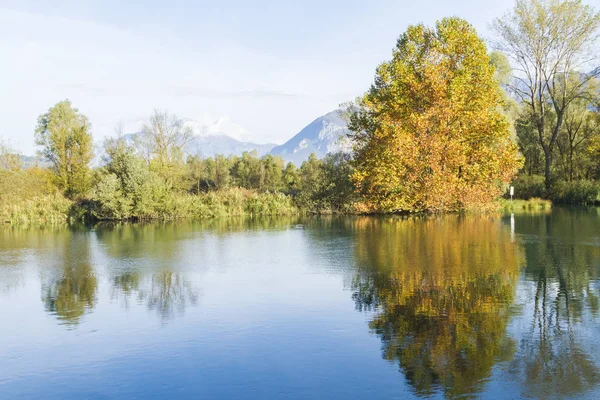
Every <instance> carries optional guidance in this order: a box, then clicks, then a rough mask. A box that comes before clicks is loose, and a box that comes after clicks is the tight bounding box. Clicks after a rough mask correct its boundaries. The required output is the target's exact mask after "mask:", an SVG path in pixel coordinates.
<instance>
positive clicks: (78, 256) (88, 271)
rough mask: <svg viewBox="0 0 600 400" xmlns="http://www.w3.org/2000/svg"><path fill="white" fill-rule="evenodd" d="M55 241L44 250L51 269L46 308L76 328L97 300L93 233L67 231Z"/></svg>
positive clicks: (46, 285)
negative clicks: (91, 246) (91, 235)
mask: <svg viewBox="0 0 600 400" xmlns="http://www.w3.org/2000/svg"><path fill="white" fill-rule="evenodd" d="M55 241H56V243H54V244H53V245H52V246H48V248H47V249H44V252H43V258H44V259H45V261H44V262H45V263H49V264H50V265H49V267H50V269H49V270H48V271H46V270H43V277H42V301H43V303H44V307H45V308H46V311H48V312H50V313H52V314H54V315H56V316H57V318H58V319H59V320H60V321H61V322H62V323H64V324H66V325H68V326H70V327H74V326H76V325H77V324H79V322H80V319H81V317H82V316H83V315H84V314H86V313H88V312H91V311H92V309H93V308H94V306H95V304H96V300H97V297H96V295H97V293H96V292H97V289H98V279H97V278H96V274H95V271H94V268H93V266H92V262H91V254H90V238H89V233H88V232H86V231H79V230H72V231H69V230H65V231H63V232H61V234H60V235H56V236H55Z"/></svg>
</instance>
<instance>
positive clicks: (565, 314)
mask: <svg viewBox="0 0 600 400" xmlns="http://www.w3.org/2000/svg"><path fill="white" fill-rule="evenodd" d="M590 212H595V210H577V211H572V210H571V211H567V210H556V211H555V212H554V213H553V215H552V217H550V216H546V217H544V218H523V219H522V220H521V221H519V222H520V224H519V225H518V229H519V230H518V231H517V233H519V234H521V235H522V236H523V237H524V238H525V240H524V241H523V246H524V248H525V255H526V258H527V266H526V268H525V274H526V278H527V281H529V282H532V284H533V287H532V290H531V295H530V296H528V298H527V300H526V307H528V308H529V310H528V311H529V313H530V314H531V316H530V318H531V321H530V323H529V330H528V331H526V332H523V334H522V337H521V341H520V346H519V351H518V353H517V356H516V357H515V359H514V361H513V362H512V363H511V373H512V375H513V379H515V380H517V381H519V380H520V381H521V383H522V385H523V387H524V388H525V389H524V390H525V394H526V395H528V396H533V397H537V398H548V397H564V396H573V395H577V394H579V393H583V392H585V391H587V390H589V389H592V388H594V387H596V386H597V385H598V384H599V383H600V370H599V368H598V365H597V364H596V363H595V362H594V361H593V350H594V349H592V348H591V347H590V340H589V339H590V338H589V335H590V333H591V332H590V328H591V329H595V327H596V326H597V325H596V324H597V319H598V311H599V298H598V293H599V287H598V284H597V282H598V277H599V274H598V271H599V269H600V248H599V247H598V245H597V243H595V242H594V240H596V239H595V238H597V232H598V226H600V224H599V222H600V218H598V215H597V214H596V215H595V216H591V215H589V213H590ZM582 217H584V218H582ZM586 336H587V337H586ZM586 345H587V348H586V347H584V346H586Z"/></svg>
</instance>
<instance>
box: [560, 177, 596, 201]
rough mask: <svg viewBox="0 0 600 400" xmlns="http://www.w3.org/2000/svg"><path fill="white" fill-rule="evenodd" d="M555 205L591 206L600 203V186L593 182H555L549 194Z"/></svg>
mask: <svg viewBox="0 0 600 400" xmlns="http://www.w3.org/2000/svg"><path fill="white" fill-rule="evenodd" d="M550 198H551V199H552V201H553V202H554V203H557V204H571V205H592V204H599V203H600V184H599V183H598V182H595V181H586V180H581V181H573V182H557V183H556V184H555V185H554V187H553V188H552V191H551V193H550Z"/></svg>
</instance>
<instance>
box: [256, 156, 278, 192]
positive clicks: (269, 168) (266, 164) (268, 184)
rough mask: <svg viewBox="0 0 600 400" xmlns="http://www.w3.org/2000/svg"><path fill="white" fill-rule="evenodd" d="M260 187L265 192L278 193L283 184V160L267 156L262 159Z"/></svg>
mask: <svg viewBox="0 0 600 400" xmlns="http://www.w3.org/2000/svg"><path fill="white" fill-rule="evenodd" d="M259 182H260V185H259V189H260V190H263V191H269V192H276V191H279V190H280V189H281V186H282V183H283V159H282V158H281V157H273V156H272V155H270V154H267V155H266V156H264V157H263V158H261V159H260V180H259Z"/></svg>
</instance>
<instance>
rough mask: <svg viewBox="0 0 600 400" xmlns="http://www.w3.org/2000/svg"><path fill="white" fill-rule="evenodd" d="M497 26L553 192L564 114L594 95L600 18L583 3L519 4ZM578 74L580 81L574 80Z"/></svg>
mask: <svg viewBox="0 0 600 400" xmlns="http://www.w3.org/2000/svg"><path fill="white" fill-rule="evenodd" d="M494 27H495V30H496V32H497V34H498V36H499V37H500V42H499V44H498V48H499V49H500V50H502V51H503V52H504V53H506V54H507V55H508V56H509V58H510V59H511V61H512V62H513V64H514V67H515V68H514V69H515V72H516V74H515V77H514V78H515V79H514V81H513V82H512V83H511V85H510V87H511V91H512V92H513V93H514V94H515V95H516V96H517V97H518V99H519V101H521V103H522V104H523V107H524V110H525V111H526V112H527V114H528V118H527V119H528V120H529V121H531V122H532V123H533V126H534V127H535V129H536V133H537V138H538V142H539V144H540V146H541V148H542V150H543V153H544V176H545V184H546V189H547V190H549V189H550V187H551V185H552V180H553V171H552V165H553V156H554V151H555V147H556V145H557V141H558V138H559V134H560V132H561V129H562V127H563V125H564V122H565V113H567V111H568V109H569V107H570V106H571V105H572V103H573V102H574V101H576V100H577V99H580V98H582V97H586V96H587V95H588V94H589V92H590V86H589V82H590V81H592V80H593V79H594V78H595V77H596V76H598V75H599V74H600V68H596V67H597V64H595V62H597V61H598V52H597V49H596V48H595V46H596V44H597V38H598V28H599V27H600V14H599V13H597V12H596V11H595V10H594V9H593V8H592V7H591V6H588V5H584V4H582V3H581V1H579V0H517V2H516V5H515V7H514V9H513V10H512V12H510V13H508V14H506V15H505V16H504V17H502V18H500V19H497V20H496V21H495V23H494ZM590 70H591V71H592V72H591V73H588V72H589V71H590ZM574 73H576V74H577V79H575V80H573V79H570V77H571V76H572V75H573V74H574ZM552 114H554V115H552Z"/></svg>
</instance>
